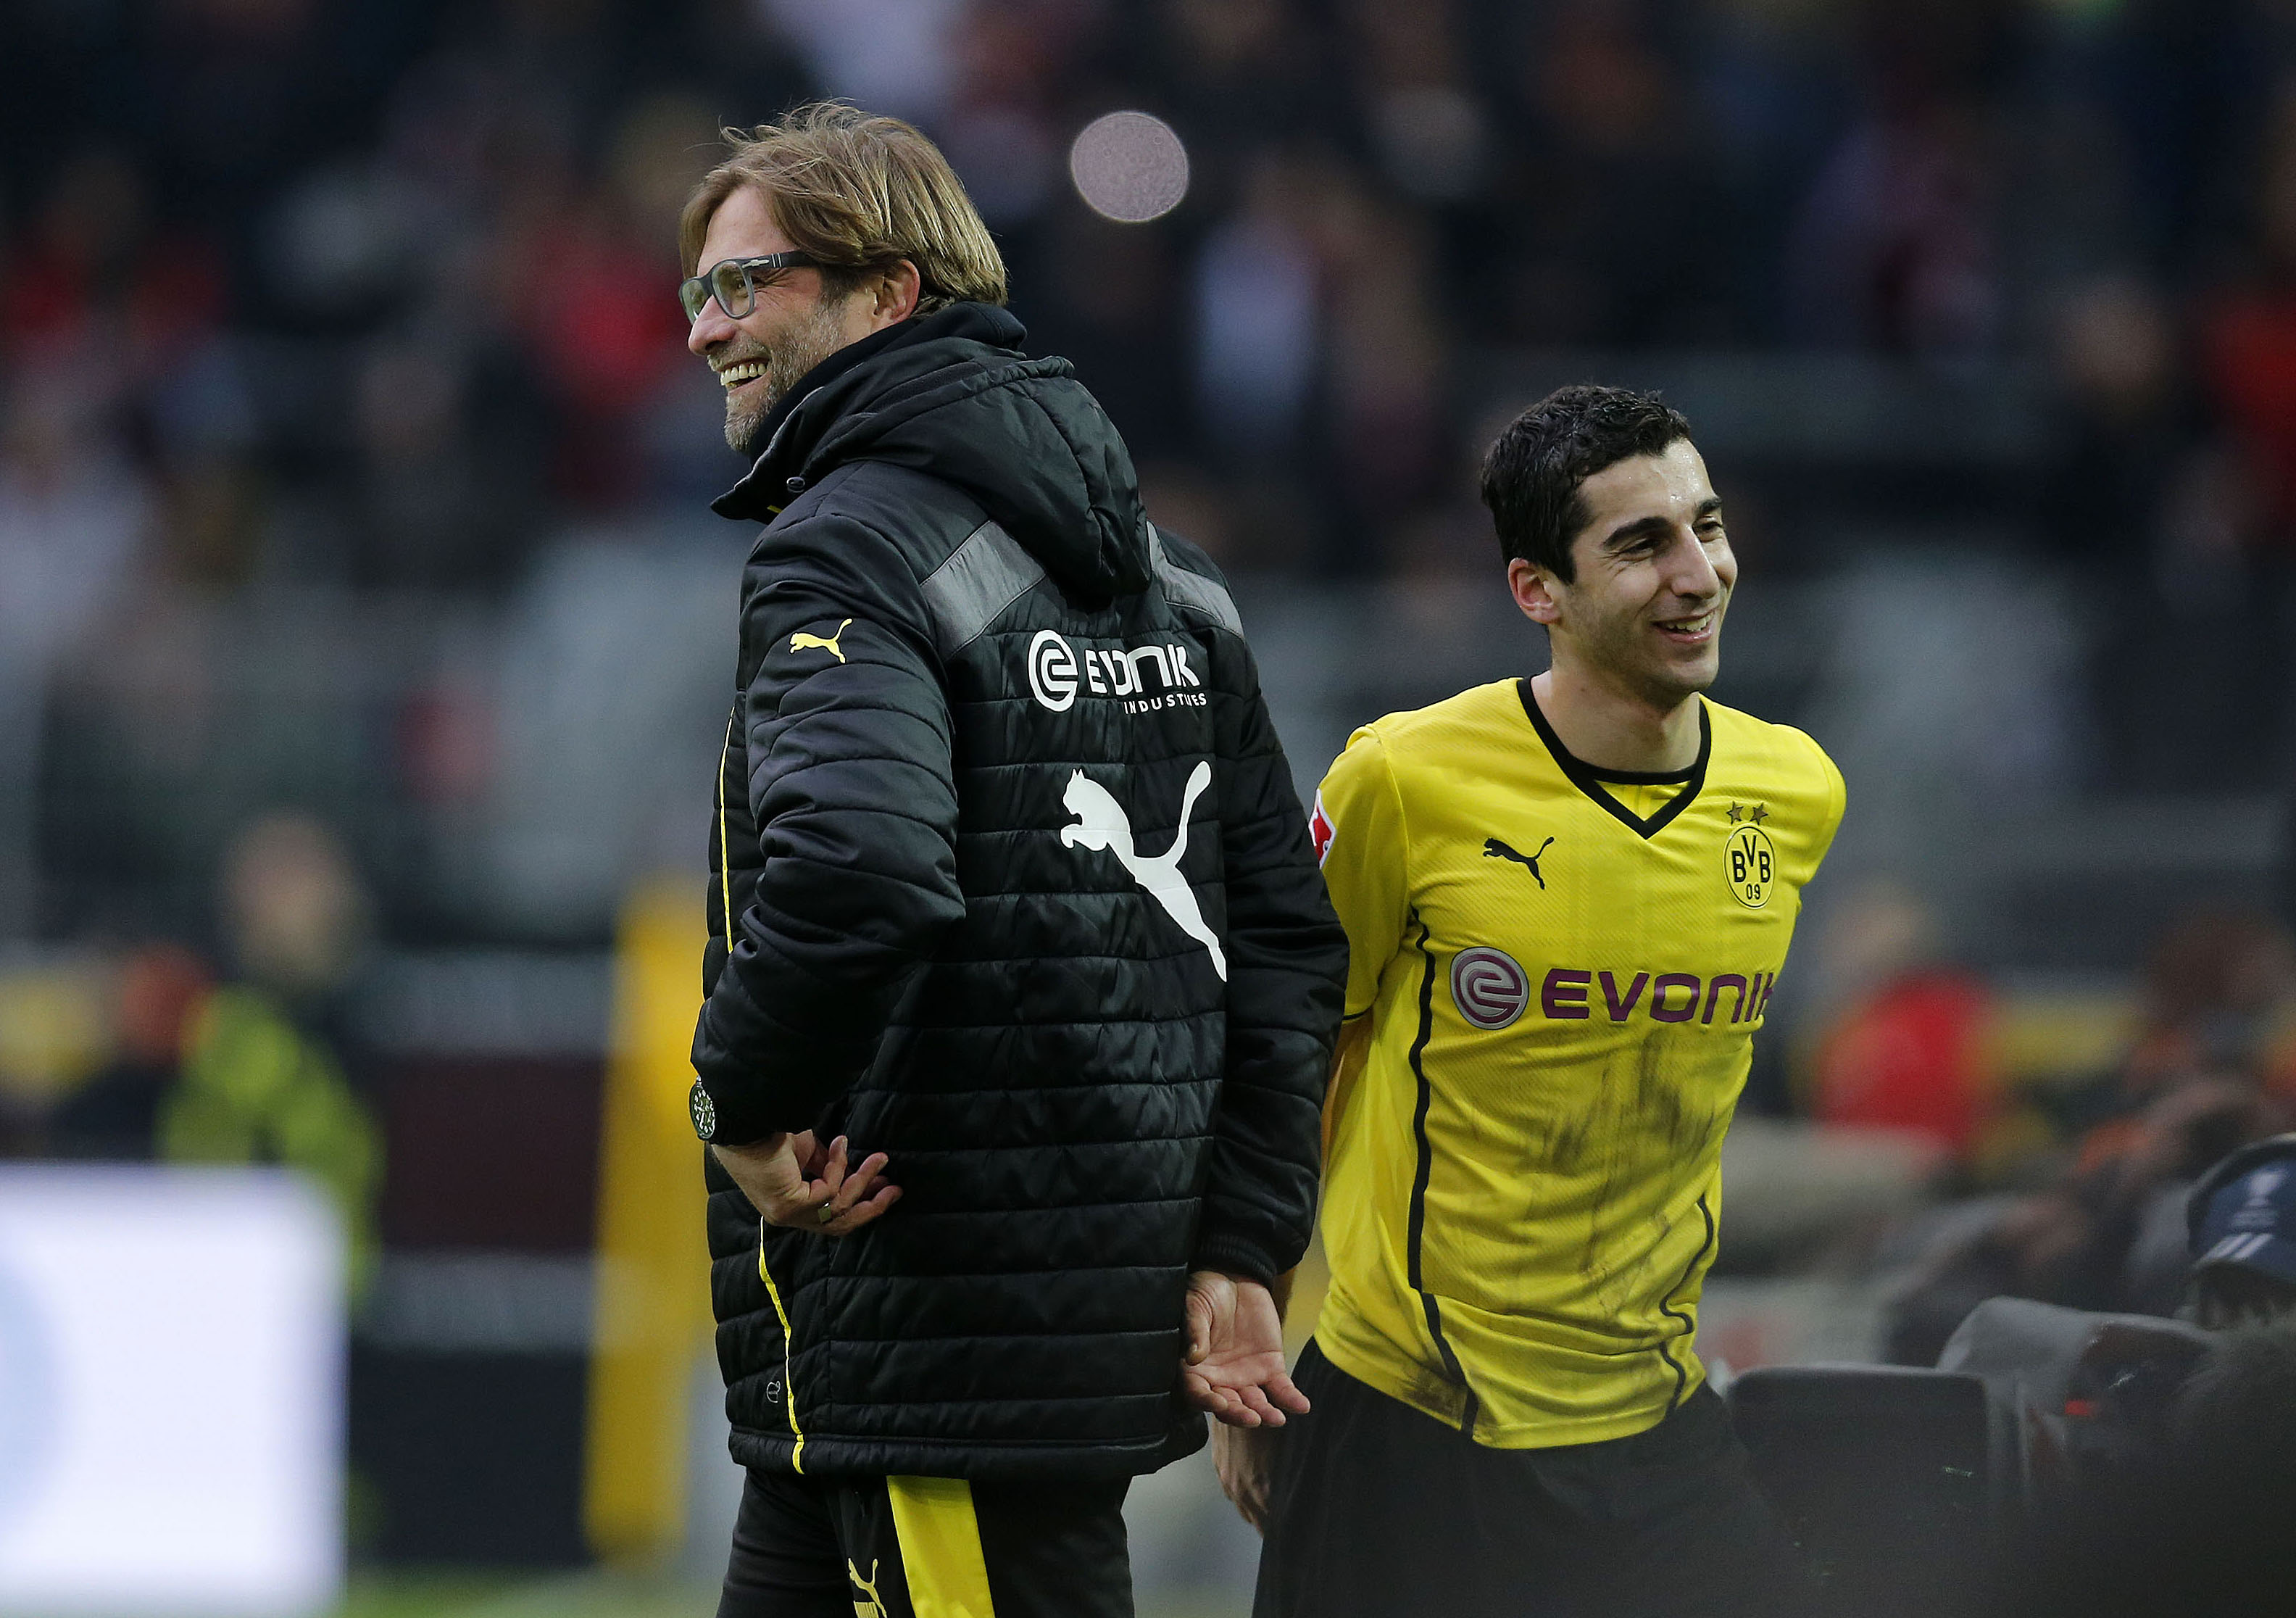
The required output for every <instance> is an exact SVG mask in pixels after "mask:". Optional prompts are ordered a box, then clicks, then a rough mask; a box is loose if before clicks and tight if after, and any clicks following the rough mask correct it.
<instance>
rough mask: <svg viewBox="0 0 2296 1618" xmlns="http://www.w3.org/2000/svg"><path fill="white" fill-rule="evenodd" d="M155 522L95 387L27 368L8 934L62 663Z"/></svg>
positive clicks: (12, 523) (8, 812) (14, 590)
mask: <svg viewBox="0 0 2296 1618" xmlns="http://www.w3.org/2000/svg"><path fill="white" fill-rule="evenodd" d="M151 521H152V511H151V501H150V497H149V496H148V494H147V493H146V492H145V490H144V488H143V482H142V480H141V479H139V478H138V477H137V476H136V475H135V472H134V471H133V469H132V468H130V467H129V466H127V464H124V463H123V462H122V461H121V460H120V459H119V457H118V456H116V455H114V454H112V453H111V450H110V445H109V443H108V441H107V435H106V434H105V433H104V432H103V431H102V417H101V415H99V413H98V411H97V409H96V407H95V406H94V401H93V400H92V399H90V398H88V397H87V396H86V394H85V393H83V392H81V391H79V390H77V389H75V388H72V387H70V386H69V385H66V384H65V383H64V382H62V381H61V378H59V377H58V376H55V375H53V374H48V373H45V372H27V373H24V374H21V375H20V376H19V377H18V378H17V379H16V381H15V385H14V386H13V387H11V388H8V389H7V390H6V391H5V393H4V394H0V939H9V938H24V937H26V936H28V935H29V933H30V932H31V929H32V922H33V916H34V904H35V900H36V897H37V894H36V876H37V873H36V870H35V859H34V853H35V850H34V843H33V828H34V825H35V818H36V817H35V798H34V793H35V791H36V789H37V784H38V778H37V763H38V760H39V758H40V746H39V742H40V731H41V722H42V719H44V717H45V712H46V706H47V696H48V690H49V676H50V673H51V670H52V669H53V665H54V663H55V661H56V659H57V658H58V657H59V656H60V655H61V653H63V652H64V651H66V650H67V649H68V648H70V647H71V646H72V645H74V644H75V643H76V642H77V641H78V639H79V637H81V636H82V635H83V634H84V633H85V632H86V630H87V629H88V628H89V626H90V625H91V624H92V623H93V622H94V620H95V617H96V614H97V613H98V612H100V611H101V610H102V608H104V607H105V606H107V605H108V604H110V601H111V596H112V595H113V594H114V593H115V592H116V591H117V590H118V589H119V586H120V583H121V581H122V579H123V577H124V576H125V574H126V573H127V568H128V566H129V563H130V562H131V560H132V559H133V557H134V554H135V548H136V546H138V545H139V544H140V543H142V542H143V539H144V538H146V535H147V530H148V529H149V527H150V524H151Z"/></svg>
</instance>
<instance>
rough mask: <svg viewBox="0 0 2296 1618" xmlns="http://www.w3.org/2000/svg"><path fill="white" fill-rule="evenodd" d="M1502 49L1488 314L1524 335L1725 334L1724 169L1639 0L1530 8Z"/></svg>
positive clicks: (1481, 273)
mask: <svg viewBox="0 0 2296 1618" xmlns="http://www.w3.org/2000/svg"><path fill="white" fill-rule="evenodd" d="M1513 21H1514V27H1515V29H1517V30H1519V31H1520V32H1521V33H1523V34H1526V35H1528V37H1522V38H1519V39H1516V40H1513V41H1511V42H1510V45H1511V47H1512V48H1511V49H1510V52H1509V54H1508V56H1507V58H1506V60H1507V61H1509V62H1511V63H1513V64H1514V65H1515V67H1516V69H1517V71H1518V72H1519V73H1520V75H1521V78H1520V79H1519V81H1518V82H1517V83H1516V84H1514V85H1513V86H1510V87H1511V88H1512V89H1513V93H1514V98H1515V105H1514V109H1513V111H1514V113H1515V116H1513V117H1512V118H1509V119H1505V120H1504V122H1503V125H1502V127H1503V129H1504V130H1505V132H1506V134H1507V135H1508V136H1511V137H1512V138H1511V139H1510V140H1509V141H1508V144H1507V147H1506V150H1505V152H1504V154H1503V155H1502V156H1501V157H1500V158H1499V159H1498V161H1497V168H1496V170H1495V172H1494V174H1493V176H1492V185H1491V188H1490V191H1489V193H1488V198H1487V202H1488V212H1487V214H1486V217H1485V220H1484V223H1483V226H1482V228H1481V234H1483V235H1484V236H1485V237H1486V240H1485V241H1484V242H1483V244H1482V250H1481V251H1480V253H1479V254H1478V255H1477V256H1476V259H1475V261H1473V262H1472V263H1470V264H1468V265H1466V266H1464V267H1463V268H1464V271H1465V273H1466V274H1467V275H1468V277H1469V280H1468V282H1467V283H1466V284H1467V285H1470V286H1472V287H1474V288H1477V289H1479V290H1480V289H1482V288H1485V287H1487V286H1489V280H1490V278H1491V277H1492V276H1494V275H1496V278H1497V285H1496V286H1490V287H1489V292H1490V294H1495V296H1492V295H1486V296H1482V297H1479V298H1478V299H1477V300H1476V307H1475V308H1473V310H1472V314H1473V316H1474V318H1475V320H1476V322H1477V324H1479V325H1488V326H1491V327H1495V328H1496V334H1497V335H1500V336H1503V337H1504V338H1506V339H1508V340H1511V341H1516V342H1529V343H1543V344H1553V345H1562V346H1581V347H1620V346H1625V347H1641V346H1648V345H1652V344H1656V343H1662V342H1675V343H1685V342H1687V343H1695V342H1701V341H1714V340H1716V339H1718V338H1720V337H1723V336H1726V335H1727V334H1728V327H1729V316H1728V313H1727V307H1726V304H1727V286H1728V280H1729V273H1730V264H1729V259H1728V255H1727V252H1726V250H1724V249H1723V248H1722V247H1721V245H1720V243H1721V241H1722V239H1723V238H1724V237H1725V236H1726V234H1727V233H1728V225H1727V223H1726V216H1725V213H1724V210H1723V207H1722V204H1723V193H1722V190H1721V185H1720V181H1721V175H1720V172H1719V170H1718V168H1717V167H1716V166H1715V164H1714V161H1713V149H1712V146H1711V144H1710V143H1709V142H1708V141H1707V140H1706V139H1705V138H1704V131H1703V130H1702V128H1701V127H1700V111H1699V108H1698V103H1697V100H1696V97H1695V96H1694V95H1693V94H1692V93H1691V92H1690V90H1689V88H1688V86H1685V84H1684V83H1683V81H1682V79H1681V78H1680V76H1679V75H1678V73H1677V70H1676V69H1675V66H1674V64H1673V63H1672V62H1670V61H1669V60H1668V58H1667V57H1666V56H1665V55H1664V54H1663V53H1661V51H1660V50H1659V49H1658V45H1657V41H1656V40H1655V39H1654V38H1653V37H1652V33H1653V30H1652V29H1651V27H1650V26H1649V24H1648V23H1647V21H1644V18H1643V16H1642V15H1641V14H1640V13H1639V12H1637V10H1636V8H1633V7H1630V6H1620V5H1611V4H1599V3H1597V0H1573V3H1572V4H1565V5H1561V6H1557V7H1554V8H1552V9H1551V10H1544V11H1532V10H1529V9H1528V8H1526V9H1525V10H1523V11H1521V12H1519V13H1517V14H1516V17H1515V19H1514V20H1513Z"/></svg>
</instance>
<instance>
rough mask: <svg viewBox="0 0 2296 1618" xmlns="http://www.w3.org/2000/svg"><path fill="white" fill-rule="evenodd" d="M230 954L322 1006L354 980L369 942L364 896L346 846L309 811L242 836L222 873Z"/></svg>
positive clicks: (250, 976) (264, 822)
mask: <svg viewBox="0 0 2296 1618" xmlns="http://www.w3.org/2000/svg"><path fill="white" fill-rule="evenodd" d="M223 901H224V903H223V909H224V918H225V932H226V939H227V942H228V944H229V946H230V951H231V958H232V961H233V962H234V965H236V966H237V968H238V970H239V972H240V973H241V974H242V975H243V976H244V977H245V978H246V979H247V980H248V981H250V982H252V983H254V984H256V985H258V986H259V987H261V988H263V989H265V990H268V991H270V992H271V993H273V994H275V995H277V996H278V997H279V998H282V999H283V1000H285V1001H287V1002H289V1003H290V1004H294V1005H299V1006H316V1005H320V1004H324V1002H325V1001H326V1000H327V999H328V998H330V997H332V996H333V995H334V994H336V993H337V992H338V991H340V990H341V989H342V988H343V986H344V985H345V984H346V983H348V981H349V980H350V976H351V973H352V969H353V968H354V967H355V966H356V965H357V964H358V961H359V957H360V955H361V953H362V952H363V950H364V949H365V944H366V924H367V916H366V899H365V895H364V894H363V893H361V892H360V891H359V886H358V879H357V876H356V875H353V873H352V871H351V868H350V864H349V861H348V859H346V858H345V857H344V855H343V851H342V848H341V846H340V844H339V843H337V842H336V841H335V839H334V837H333V836H332V834H330V833H329V832H328V831H327V829H326V828H325V827H324V826H322V825H320V824H319V823H318V822H317V821H316V820H313V819H311V818H310V817H307V816H303V815H292V814H281V815H273V816H268V817H265V818H264V819H261V820H258V821H257V822H256V823H255V824H254V825H250V826H249V827H248V828H247V829H246V830H245V831H244V832H243V833H242V834H241V835H240V837H239V839H238V841H237V842H236V843H235V844H234V846H233V848H232V850H231V854H230V858H229V859H228V861H227V862H226V864H225V872H224V891H223Z"/></svg>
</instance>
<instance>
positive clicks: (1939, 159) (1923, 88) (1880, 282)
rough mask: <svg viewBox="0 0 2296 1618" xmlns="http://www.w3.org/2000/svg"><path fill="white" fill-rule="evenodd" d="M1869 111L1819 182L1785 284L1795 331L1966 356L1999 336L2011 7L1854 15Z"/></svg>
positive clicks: (1898, 9)
mask: <svg viewBox="0 0 2296 1618" xmlns="http://www.w3.org/2000/svg"><path fill="white" fill-rule="evenodd" d="M1858 19H1859V24H1860V31H1861V34H1862V36H1863V38H1862V45H1863V52H1862V55H1863V64H1862V65H1863V69H1864V74H1865V78H1866V93H1867V97H1868V105H1867V109H1866V113H1865V115H1864V116H1863V117H1862V118H1861V119H1859V120H1858V121H1857V123H1856V124H1855V125H1854V126H1853V127H1851V128H1850V130H1849V132H1848V134H1847V135H1845V136H1843V138H1842V140H1841V144H1840V145H1839V146H1837V147H1836V148H1835V151H1834V153H1833V157H1832V158H1831V159H1830V160H1828V161H1827V163H1826V166H1825V170H1824V171H1823V172H1822V173H1821V174H1820V175H1819V177H1818V179H1817V182H1816V185H1815V186H1814V187H1813V188H1812V190H1811V192H1810V195H1809V198H1808V202H1807V203H1806V204H1805V206H1804V209H1803V212H1802V217H1801V219H1800V223H1799V225H1798V226H1796V229H1795V234H1794V237H1793V241H1792V247H1791V249H1790V252H1791V259H1790V260H1789V269H1788V278H1789V279H1790V280H1791V281H1792V283H1794V284H1795V285H1797V286H1798V288H1799V304H1800V327H1801V333H1802V334H1803V335H1804V336H1805V337H1806V338H1808V339H1809V340H1811V341H1818V342H1825V343H1833V344H1845V345H1857V346H1863V347H1868V348H1874V349H1880V350H1882V351H1883V352H1885V353H1894V354H1924V355H1943V356H1952V355H1964V356H1966V355H1972V354H1979V353H1983V352H1985V351H1987V350H1988V349H1990V348H1991V347H1992V345H1993V344H1994V342H1995V341H1996V340H1997V338H1998V336H1999V335H2000V333H2001V331H2002V324H2003V319H2004V316H2005V310H2004V308H2003V303H2004V297H2005V289H2004V287H2003V285H2002V282H2001V276H2002V265H2001V263H2000V261H1999V252H1998V245H1997V240H1996V234H1997V233H1996V228H1995V219H1994V209H1995V207H1996V204H1997V177H1998V176H1999V175H2000V174H2001V172H2002V168H2003V165H2002V164H2001V162H2000V152H1999V148H1998V144H1997V143H1998V142H1999V140H2000V139H2001V136H2002V131H2001V130H2000V129H1999V128H1998V127H1997V125H1996V124H1995V122H1994V119H1993V108H1992V106H1991V105H1990V104H1989V103H1990V96H1991V94H1992V93H1993V92H1994V91H1995V90H1996V88H1997V85H1998V83H1999V81H2000V79H2001V78H2002V76H2003V75H2004V74H2005V72H2006V71H2007V70H2008V69H2009V66H2010V62H2011V60H2012V57H2013V53H2014V50H2015V45H2016V33H2017V15H2016V7H2015V6H2014V4H2012V0H1949V3H1948V4H1934V5H1923V6H1900V5H1892V4H1887V0H1874V3H1870V4H1866V5H1863V6H1861V7H1860V8H1859V11H1858Z"/></svg>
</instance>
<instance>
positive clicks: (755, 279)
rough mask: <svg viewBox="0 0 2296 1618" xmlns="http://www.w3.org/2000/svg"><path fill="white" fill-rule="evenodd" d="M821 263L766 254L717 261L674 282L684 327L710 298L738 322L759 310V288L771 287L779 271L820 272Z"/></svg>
mask: <svg viewBox="0 0 2296 1618" xmlns="http://www.w3.org/2000/svg"><path fill="white" fill-rule="evenodd" d="M820 267H821V260H820V259H816V258H814V257H813V256H812V255H811V254H809V253H799V252H788V253H767V254H766V255H765V257H763V258H761V259H719V260H718V261H717V263H715V264H713V265H711V266H710V267H709V268H708V269H706V270H703V271H702V272H701V274H700V275H689V276H688V277H686V279H685V280H684V281H681V282H679V283H677V301H678V302H679V304H680V305H682V306H683V307H684V308H685V319H686V324H689V325H691V324H693V322H695V321H697V320H699V319H701V306H702V305H704V304H706V303H708V302H709V300H711V299H712V298H715V299H716V300H717V307H718V308H721V309H723V310H725V311H726V319H728V320H741V319H742V318H744V317H746V316H748V314H749V313H750V310H751V309H754V308H757V307H758V288H759V287H761V286H770V285H772V284H773V283H775V281H777V280H779V279H780V278H781V275H782V272H783V271H784V270H793V269H807V268H812V269H819V268H820Z"/></svg>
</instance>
